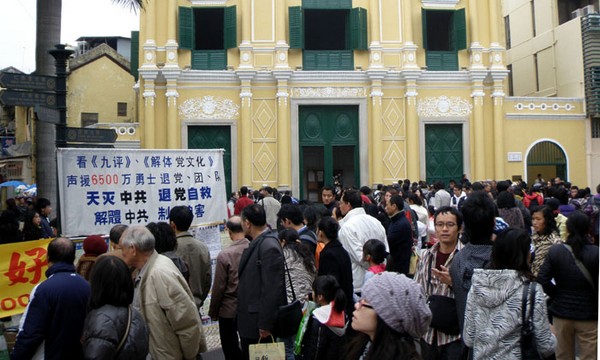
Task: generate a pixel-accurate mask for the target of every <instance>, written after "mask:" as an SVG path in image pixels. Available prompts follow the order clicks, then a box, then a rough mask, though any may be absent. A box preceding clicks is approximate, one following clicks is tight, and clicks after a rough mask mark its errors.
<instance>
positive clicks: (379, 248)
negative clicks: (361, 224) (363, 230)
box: [363, 239, 388, 283]
mask: <svg viewBox="0 0 600 360" xmlns="http://www.w3.org/2000/svg"><path fill="white" fill-rule="evenodd" d="M387 255H388V254H387V252H386V251H385V244H384V243H383V242H381V241H380V240H377V239H371V240H367V242H366V243H365V244H364V245H363V261H364V262H367V263H369V268H368V270H367V271H366V272H365V283H366V282H367V280H369V279H370V278H372V277H373V276H374V275H375V274H379V273H382V272H384V271H385V258H386V256H387Z"/></svg>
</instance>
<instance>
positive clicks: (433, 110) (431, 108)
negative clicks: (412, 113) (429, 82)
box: [417, 96, 473, 118]
mask: <svg viewBox="0 0 600 360" xmlns="http://www.w3.org/2000/svg"><path fill="white" fill-rule="evenodd" d="M472 110H473V105H472V104H471V102H470V101H469V100H466V99H463V98H461V97H458V96H451V97H448V96H438V97H426V98H423V99H419V101H418V104H417V113H418V114H419V116H420V117H426V118H439V117H444V118H448V117H461V118H463V117H466V116H469V115H470V114H471V111H472Z"/></svg>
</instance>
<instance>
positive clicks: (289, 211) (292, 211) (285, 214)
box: [277, 204, 304, 225]
mask: <svg viewBox="0 0 600 360" xmlns="http://www.w3.org/2000/svg"><path fill="white" fill-rule="evenodd" d="M277 218H279V219H281V220H283V219H288V220H289V221H291V222H292V224H294V225H300V224H302V223H303V222H304V216H303V215H302V210H301V209H300V206H299V205H295V204H285V205H282V206H281V209H279V212H278V213H277Z"/></svg>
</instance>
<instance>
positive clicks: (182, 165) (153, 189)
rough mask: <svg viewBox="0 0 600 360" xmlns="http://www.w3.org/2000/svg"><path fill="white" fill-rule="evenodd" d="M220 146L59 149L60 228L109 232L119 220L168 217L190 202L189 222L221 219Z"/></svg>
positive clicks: (223, 195)
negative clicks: (191, 148) (165, 148)
mask: <svg viewBox="0 0 600 360" xmlns="http://www.w3.org/2000/svg"><path fill="white" fill-rule="evenodd" d="M223 152H224V150H223V149H210V150H205V149H202V150H162V149H131V150H124V149H101V148H95V149H85V148H60V149H58V153H57V159H58V176H59V178H58V185H59V197H60V205H61V206H60V215H61V223H62V233H63V234H64V235H66V236H78V235H90V234H107V233H108V232H109V231H110V229H111V228H112V227H113V226H114V225H117V224H126V225H136V224H139V225H146V224H148V223H150V222H159V221H168V216H169V212H170V209H171V208H172V207H175V206H179V205H184V206H189V207H190V209H191V210H192V212H193V213H194V221H193V222H192V226H199V225H209V224H216V223H223V222H224V221H225V220H226V218H227V194H226V190H225V172H224V170H223Z"/></svg>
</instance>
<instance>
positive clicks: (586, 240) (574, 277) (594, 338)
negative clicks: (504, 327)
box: [538, 211, 598, 359]
mask: <svg viewBox="0 0 600 360" xmlns="http://www.w3.org/2000/svg"><path fill="white" fill-rule="evenodd" d="M589 231H590V220H589V218H588V216H587V215H586V214H585V213H583V212H581V211H575V212H573V213H571V214H570V215H569V217H568V218H567V232H568V233H569V236H568V237H567V242H566V244H562V243H561V244H555V245H552V247H551V248H550V251H549V252H548V255H547V257H546V261H545V262H544V264H543V265H542V268H541V270H540V273H539V275H538V281H539V282H540V284H542V286H543V287H544V291H545V292H546V293H547V294H548V295H549V296H550V298H551V299H552V303H551V305H550V314H552V316H553V322H554V328H555V330H556V337H557V340H558V344H557V348H556V358H557V359H574V358H575V347H576V345H575V344H576V343H577V344H578V348H579V358H580V359H596V358H597V353H596V351H597V350H596V349H597V345H598V246H595V245H593V244H592V239H591V237H590V235H589ZM553 279H554V281H552V280H553Z"/></svg>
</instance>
